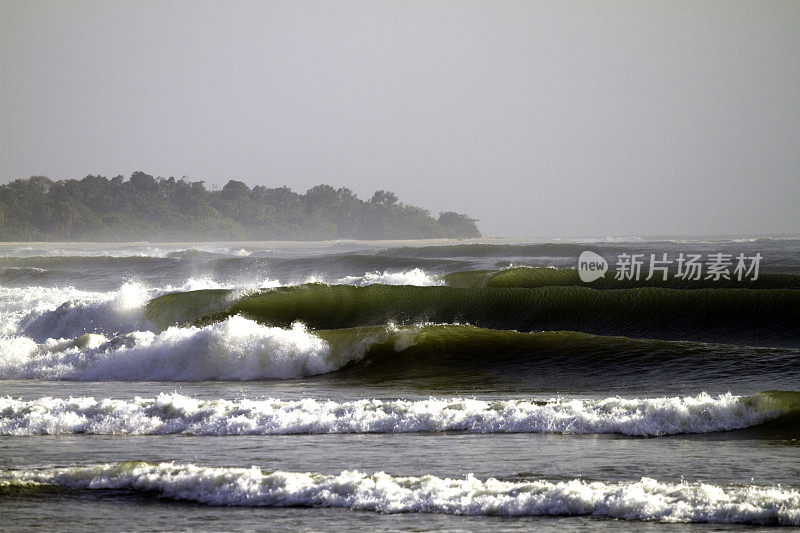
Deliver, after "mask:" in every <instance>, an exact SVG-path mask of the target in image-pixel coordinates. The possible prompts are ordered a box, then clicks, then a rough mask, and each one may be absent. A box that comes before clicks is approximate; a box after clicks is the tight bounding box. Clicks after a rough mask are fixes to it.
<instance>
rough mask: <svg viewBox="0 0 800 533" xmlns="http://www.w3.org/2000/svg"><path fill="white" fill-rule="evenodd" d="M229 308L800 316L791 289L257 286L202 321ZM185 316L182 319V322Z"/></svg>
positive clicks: (598, 330)
mask: <svg viewBox="0 0 800 533" xmlns="http://www.w3.org/2000/svg"><path fill="white" fill-rule="evenodd" d="M202 292H208V291H202ZM184 294H186V295H187V296H185V298H187V299H188V300H189V304H188V305H187V307H192V308H197V304H196V303H194V302H195V301H196V299H197V298H198V296H195V295H192V293H184ZM172 296H173V299H172V303H171V304H170V305H172V306H176V305H177V306H178V307H180V308H181V309H183V305H182V304H181V300H182V299H183V298H184V296H181V295H180V294H179V295H172ZM205 297H206V296H202V298H205ZM157 301H158V299H156V300H154V301H153V302H152V304H153V306H154V307H159V306H160V305H161V304H160V303H156V302H157ZM149 307H150V306H148V313H149ZM180 312H183V311H180ZM180 312H178V313H177V314H180ZM235 314H240V315H243V316H245V317H248V318H250V319H253V320H256V321H258V322H261V323H264V324H268V325H272V326H281V327H287V326H289V325H291V324H292V323H293V322H295V321H300V322H302V323H304V324H306V325H307V326H309V327H311V328H313V329H338V328H347V327H355V326H369V325H383V324H389V323H396V324H419V323H426V322H427V323H440V324H441V323H448V324H454V323H455V324H471V325H474V326H479V327H485V328H492V329H503V330H509V329H513V330H520V331H541V330H570V331H583V332H587V333H593V334H598V335H624V336H627V337H650V338H660V339H687V340H700V341H711V342H741V343H744V344H747V343H748V342H751V343H753V342H755V343H758V344H763V345H765V344H789V345H792V344H794V343H796V342H797V341H798V335H800V332H798V329H797V327H796V325H797V324H798V323H800V291H792V290H751V289H699V290H692V291H684V290H676V289H664V288H638V289H623V290H607V291H600V290H594V289H591V288H588V287H542V288H536V289H521V288H488V287H487V288H477V289H464V288H457V287H412V286H388V285H371V286H367V287H353V286H346V285H335V286H328V285H321V284H312V285H303V286H298V287H283V288H279V289H273V290H268V291H265V292H261V293H259V294H257V295H254V296H250V297H246V298H243V299H240V300H238V301H236V302H235V303H233V304H232V305H230V306H228V307H227V308H226V309H225V310H224V311H221V313H220V314H218V315H212V316H211V317H209V318H211V319H219V318H221V317H223V316H229V315H235ZM195 318H196V317H195V316H194V315H191V316H187V317H186V321H191V320H193V319H195Z"/></svg>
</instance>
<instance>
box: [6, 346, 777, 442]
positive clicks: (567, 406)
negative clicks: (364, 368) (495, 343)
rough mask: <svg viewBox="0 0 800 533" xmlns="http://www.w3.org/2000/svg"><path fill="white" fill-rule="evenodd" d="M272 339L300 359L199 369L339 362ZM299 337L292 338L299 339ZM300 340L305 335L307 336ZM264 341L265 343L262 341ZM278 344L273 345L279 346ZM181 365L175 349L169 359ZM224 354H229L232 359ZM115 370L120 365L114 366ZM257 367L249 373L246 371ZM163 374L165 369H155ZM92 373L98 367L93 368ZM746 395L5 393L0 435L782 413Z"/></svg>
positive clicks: (713, 419)
mask: <svg viewBox="0 0 800 533" xmlns="http://www.w3.org/2000/svg"><path fill="white" fill-rule="evenodd" d="M280 331H281V333H280V334H279V337H282V339H281V340H280V341H278V338H277V337H276V338H271V339H270V341H269V342H268V343H267V344H270V343H271V344H275V343H277V342H283V343H285V344H290V345H291V346H292V347H291V349H290V350H287V348H284V350H286V351H292V354H291V356H290V358H283V359H281V358H280V357H278V356H274V355H270V356H267V358H266V361H265V360H264V359H263V358H262V359H258V358H257V357H253V356H250V355H248V356H247V358H248V361H245V363H244V365H243V366H242V368H240V369H238V370H236V369H233V368H224V367H219V366H217V363H218V361H214V362H206V361H201V362H199V364H200V368H197V369H192V370H191V371H188V370H187V373H188V372H191V374H190V375H192V376H195V375H210V374H214V373H216V372H227V373H228V374H229V375H233V376H234V377H241V376H242V375H251V374H245V372H249V373H252V374H258V373H260V372H261V373H263V372H264V370H263V368H269V373H270V374H271V375H274V374H281V375H286V374H293V373H297V372H320V371H325V370H327V369H328V368H330V366H328V365H329V364H330V363H329V362H326V361H325V360H324V357H322V356H321V355H320V354H321V353H323V352H324V348H322V347H321V346H320V344H319V343H318V342H316V341H314V340H312V339H308V338H307V337H306V336H307V333H305V332H303V331H291V332H286V331H285V330H280ZM289 337H291V339H290V338H289ZM298 339H299V340H298ZM261 342H263V341H261ZM271 349H272V348H271ZM165 357H168V358H169V359H170V363H173V362H174V357H173V356H165ZM222 359H223V360H224V359H225V358H222ZM151 364H152V361H150V359H147V360H146V361H144V362H143V361H142V360H141V358H134V359H133V360H132V362H131V363H126V364H125V365H123V366H120V367H114V364H113V363H110V364H108V365H107V367H105V368H103V371H105V372H109V371H111V372H117V376H119V375H124V376H130V375H131V374H132V373H133V374H134V375H141V373H142V372H144V373H145V375H147V376H154V375H155V376H156V377H160V376H163V375H170V376H172V375H174V370H172V369H169V368H167V369H157V370H148V371H144V370H138V369H137V368H138V367H139V366H145V365H151ZM108 367H111V370H109V369H108ZM245 369H247V370H245ZM155 372H162V373H160V374H155ZM90 375H91V374H90ZM772 415H773V414H772V413H764V412H760V411H758V410H756V409H755V408H753V407H752V406H749V405H747V404H746V403H745V402H741V401H740V398H739V397H738V396H733V395H731V394H730V393H728V394H723V395H720V396H710V395H708V394H705V393H703V394H699V395H697V396H686V397H667V398H652V399H622V398H607V399H604V400H599V401H598V400H567V399H551V400H547V401H544V402H541V401H533V400H503V401H485V400H475V399H463V398H450V399H436V398H430V399H427V400H418V401H410V400H395V401H384V400H372V399H365V400H358V401H350V402H334V401H324V400H316V399H311V398H307V399H303V400H296V401H282V400H279V399H266V400H255V401H254V400H247V399H241V400H235V401H233V400H224V399H219V400H199V399H195V398H191V397H187V396H183V395H181V394H177V393H173V394H160V395H159V396H158V397H157V398H155V399H152V398H150V399H146V398H138V397H137V398H135V399H134V400H114V399H101V400H95V399H94V398H92V397H82V398H69V399H60V398H40V399H37V400H30V401H25V400H20V399H13V398H9V397H6V398H0V435H45V434H76V433H87V434H114V435H128V434H130V435H160V434H174V433H181V434H191V435H269V434H309V433H403V432H428V431H466V432H471V433H508V432H525V433H544V432H556V433H582V434H588V433H621V434H625V435H641V436H658V435H669V434H677V433H709V432H715V431H725V430H731V429H739V428H744V427H748V426H753V425H756V424H759V423H760V422H763V421H764V420H765V419H767V418H769V417H770V416H772Z"/></svg>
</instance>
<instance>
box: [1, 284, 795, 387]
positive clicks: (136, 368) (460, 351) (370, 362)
mask: <svg viewBox="0 0 800 533" xmlns="http://www.w3.org/2000/svg"><path fill="white" fill-rule="evenodd" d="M199 294H200V295H201V296H202V297H203V298H200V299H198V300H197V301H196V302H194V305H196V306H198V307H199V308H201V309H202V308H206V309H208V308H213V306H215V305H216V306H218V307H224V305H225V303H224V302H225V299H226V298H228V297H229V294H230V293H229V292H228V291H200V292H199ZM212 296H213V297H214V298H217V300H218V301H216V302H215V301H213V300H211V298H212ZM310 347H313V349H311V348H310ZM797 357H798V351H797V349H792V348H751V347H747V346H736V345H722V344H708V343H698V342H688V341H662V340H654V339H636V338H628V337H606V336H598V335H590V334H585V333H579V332H572V331H543V332H532V333H522V332H517V331H507V330H493V329H485V328H477V327H474V326H470V325H463V324H415V325H410V326H404V325H394V324H386V325H382V326H361V327H355V328H342V329H333V330H309V329H306V327H305V326H304V325H302V324H301V323H297V322H296V323H294V324H290V325H289V326H288V327H286V328H281V327H276V326H267V325H264V324H261V323H258V322H256V321H253V320H250V319H247V318H245V317H242V316H239V315H232V316H230V317H226V318H223V319H221V320H219V321H216V320H215V321H208V322H205V323H202V324H198V325H187V326H170V327H168V328H165V329H163V330H161V331H160V332H155V331H151V330H134V331H130V332H126V333H114V334H109V333H105V334H104V333H84V334H82V335H80V336H77V337H73V338H59V339H52V338H50V339H47V340H45V341H44V342H38V343H37V342H36V341H35V340H34V339H32V338H30V337H24V336H11V337H0V379H22V378H24V379H66V380H79V381H85V380H106V379H109V380H120V381H138V380H155V381H171V380H178V381H199V380H207V379H214V380H226V379H234V380H259V379H270V378H301V377H307V376H312V375H317V374H323V373H330V372H336V371H338V372H339V377H341V378H343V379H356V380H359V381H362V382H376V383H386V382H389V381H393V380H408V379H412V380H417V381H419V380H422V381H420V382H425V383H427V384H428V385H435V386H437V387H445V388H450V389H452V390H463V384H464V383H465V382H470V383H471V382H473V381H474V380H475V379H478V377H479V376H483V379H486V380H492V379H498V377H502V379H515V378H521V377H522V376H530V377H531V378H532V377H533V376H542V375H546V374H553V375H561V376H562V379H563V378H564V376H567V375H569V376H575V377H580V376H581V375H585V377H584V379H595V380H604V379H608V375H615V376H617V377H621V376H624V375H627V376H629V377H630V378H631V379H633V378H634V376H638V377H639V378H641V379H650V378H653V377H655V376H654V375H653V373H654V372H656V373H658V374H659V375H660V376H662V377H663V376H664V375H671V376H683V377H682V378H681V379H689V380H693V379H695V377H696V376H697V375H698V373H701V372H704V371H705V369H708V371H711V372H718V371H719V369H720V368H724V369H726V372H727V375H728V377H729V379H733V378H735V377H736V376H739V377H740V378H743V377H745V376H748V375H752V374H753V373H756V374H763V373H775V374H776V376H780V379H781V380H783V381H782V382H787V383H790V382H791V381H792V380H793V379H794V378H793V376H794V377H796V376H798V375H799V374H798V369H797V365H796V361H797ZM312 361H316V362H315V363H313V364H312ZM321 362H324V364H322V363H321ZM586 372H590V374H586ZM609 373H610V374H609ZM463 380H466V381H463ZM460 387H462V388H460Z"/></svg>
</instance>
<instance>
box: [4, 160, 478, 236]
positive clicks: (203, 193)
mask: <svg viewBox="0 0 800 533" xmlns="http://www.w3.org/2000/svg"><path fill="white" fill-rule="evenodd" d="M479 236H480V232H479V231H478V228H477V226H476V225H475V220H473V219H471V218H469V217H468V216H466V215H462V214H458V213H454V212H451V211H448V212H444V213H440V214H439V217H438V218H433V217H432V216H431V215H430V213H429V212H428V211H426V210H424V209H420V208H418V207H414V206H411V205H405V204H403V203H400V202H399V201H398V198H397V196H396V195H395V194H394V193H391V192H388V191H376V192H375V194H374V195H373V196H372V198H371V199H370V200H369V201H363V200H361V199H359V198H358V197H357V196H356V195H355V194H354V193H353V191H351V190H350V189H346V188H339V189H335V188H333V187H331V186H330V185H317V186H316V187H313V188H311V189H309V190H308V191H306V192H305V194H298V193H296V192H294V191H292V190H291V189H289V188H288V187H277V188H267V187H264V186H261V185H257V186H255V187H253V188H250V187H248V186H247V185H246V184H245V183H242V182H241V181H234V180H231V181H229V182H228V183H227V184H226V185H225V186H224V187H222V188H221V189H219V190H209V189H207V188H206V187H205V184H204V182H202V181H189V180H188V179H186V178H182V179H177V180H176V179H175V178H161V177H159V178H154V177H153V176H150V175H148V174H145V173H144V172H134V173H133V174H132V175H131V177H130V179H128V180H126V179H124V178H123V177H122V176H116V177H114V178H111V179H108V178H105V177H103V176H86V177H85V178H83V179H81V180H74V179H70V180H63V181H52V180H50V179H48V178H45V177H42V176H34V177H31V178H28V179H20V180H16V181H13V182H11V183H8V184H6V185H0V240H2V241H63V240H70V241H117V242H119V241H181V240H322V239H412V238H413V239H420V238H435V237H455V238H464V237H479Z"/></svg>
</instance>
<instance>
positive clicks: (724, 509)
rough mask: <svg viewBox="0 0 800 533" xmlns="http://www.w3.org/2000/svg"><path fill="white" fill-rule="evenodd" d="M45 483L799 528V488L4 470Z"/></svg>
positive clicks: (164, 467) (187, 497)
mask: <svg viewBox="0 0 800 533" xmlns="http://www.w3.org/2000/svg"><path fill="white" fill-rule="evenodd" d="M48 487H61V488H65V489H71V490H104V489H106V490H108V489H112V490H121V491H132V492H147V493H155V494H157V495H158V496H160V497H162V498H169V499H173V500H183V501H191V502H196V503H200V504H206V505H226V506H246V507H258V506H269V507H334V508H344V509H352V510H358V511H374V512H381V513H407V512H417V513H444V514H454V515H477V516H480V515H492V516H595V517H605V518H614V519H620V520H647V521H659V522H701V523H703V522H705V523H720V524H758V525H782V526H798V525H800V491H798V490H797V489H793V488H784V487H780V486H758V485H749V486H737V485H731V486H721V485H714V484H711V483H698V482H695V483H689V482H681V483H665V482H659V481H657V480H655V479H652V478H642V479H641V480H639V481H623V482H603V481H588V480H581V479H573V480H569V481H547V480H531V481H503V480H499V479H495V478H489V479H487V480H485V481H482V480H480V479H478V478H476V477H475V476H473V475H472V474H469V475H467V476H466V477H465V478H463V479H451V478H440V477H437V476H434V475H426V476H422V477H401V476H394V475H390V474H387V473H384V472H377V473H374V474H367V473H362V472H359V471H356V470H353V471H343V472H341V473H339V474H333V475H331V474H317V473H301V472H282V471H265V470H262V469H260V468H257V467H251V468H226V467H208V466H198V465H194V464H175V463H160V464H150V463H145V462H135V461H131V462H124V463H117V464H101V465H94V466H82V467H67V468H43V469H29V470H0V489H2V492H6V493H8V492H11V493H13V492H14V491H17V490H20V491H23V490H24V491H26V492H30V491H33V490H37V489H40V488H41V489H45V490H46V489H47V488H48Z"/></svg>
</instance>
